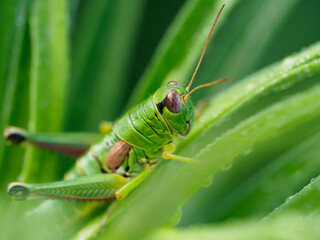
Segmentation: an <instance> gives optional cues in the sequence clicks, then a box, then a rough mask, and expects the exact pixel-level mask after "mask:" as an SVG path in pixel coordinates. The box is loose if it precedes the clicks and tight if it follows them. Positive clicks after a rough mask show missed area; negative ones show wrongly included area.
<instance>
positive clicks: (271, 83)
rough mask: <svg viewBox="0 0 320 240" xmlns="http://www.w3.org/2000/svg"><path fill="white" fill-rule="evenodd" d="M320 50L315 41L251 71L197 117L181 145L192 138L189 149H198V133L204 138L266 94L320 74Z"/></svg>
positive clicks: (199, 142) (211, 102)
mask: <svg viewBox="0 0 320 240" xmlns="http://www.w3.org/2000/svg"><path fill="white" fill-rule="evenodd" d="M319 52H320V44H315V45H313V46H311V47H309V48H308V49H306V50H305V51H303V52H301V53H297V54H294V55H292V56H290V57H287V58H285V59H283V60H282V61H281V62H280V63H278V64H274V65H272V66H270V67H267V68H265V69H263V70H261V71H259V72H258V73H255V74H252V75H251V76H249V77H248V78H247V79H246V80H243V81H241V82H240V83H238V84H236V85H235V86H232V87H230V88H229V89H227V90H226V91H224V92H223V93H220V94H219V95H217V96H216V97H214V98H212V100H211V101H210V103H209V107H208V108H207V109H206V111H205V112H203V114H202V116H201V117H200V118H199V119H198V122H197V124H196V125H195V126H194V129H193V130H192V131H191V133H190V134H189V135H188V137H187V138H188V139H187V140H185V141H184V142H182V143H181V147H184V148H186V146H187V144H188V142H190V141H193V144H192V145H193V148H189V151H190V152H193V151H196V149H199V147H201V145H202V144H203V142H202V141H203V140H201V141H194V139H195V138H196V137H198V136H199V137H200V138H204V135H206V134H208V132H209V131H214V128H215V127H216V126H219V125H220V124H221V123H219V121H226V120H230V119H231V118H232V116H233V115H235V114H236V112H237V111H239V110H240V109H241V108H242V107H246V106H248V104H250V103H251V102H254V101H257V100H258V99H261V98H262V97H264V96H266V95H269V94H272V93H274V92H275V91H281V90H285V89H287V88H289V87H292V86H293V85H294V84H297V83H299V82H300V81H306V80H307V79H309V78H311V77H313V76H317V74H318V73H319V72H320V57H319ZM239 89H241V92H239ZM219 127H220V126H219ZM211 134H212V133H211ZM208 135H210V134H208ZM211 137H212V135H211ZM197 143H198V144H197Z"/></svg>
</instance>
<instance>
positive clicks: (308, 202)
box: [266, 176, 320, 221]
mask: <svg viewBox="0 0 320 240" xmlns="http://www.w3.org/2000/svg"><path fill="white" fill-rule="evenodd" d="M319 197H320V177H319V176H318V177H316V178H312V179H311V183H309V184H308V185H306V186H305V187H304V188H303V189H301V191H299V192H297V193H296V194H294V195H292V196H290V197H289V198H288V199H287V200H286V201H285V202H284V203H283V204H282V205H280V206H279V207H278V208H276V209H275V210H274V211H273V212H271V213H270V214H269V215H268V216H267V218H266V220H268V221H269V220H270V219H272V218H275V217H276V216H279V215H281V214H284V213H286V212H290V211H291V212H292V211H297V212H301V213H303V215H304V217H305V218H306V217H307V216H308V215H317V214H318V213H319V210H320V204H319Z"/></svg>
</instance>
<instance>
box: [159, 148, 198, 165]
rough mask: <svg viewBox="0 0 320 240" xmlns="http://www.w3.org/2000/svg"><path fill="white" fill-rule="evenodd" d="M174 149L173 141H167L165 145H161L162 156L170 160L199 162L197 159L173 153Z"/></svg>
mask: <svg viewBox="0 0 320 240" xmlns="http://www.w3.org/2000/svg"><path fill="white" fill-rule="evenodd" d="M175 150H176V145H175V144H174V143H169V144H167V145H165V146H164V147H163V152H162V158H163V159H166V160H168V159H171V160H177V161H181V162H187V163H200V162H199V161H197V160H194V159H191V158H186V157H182V156H178V155H175V154H173V153H174V152H175Z"/></svg>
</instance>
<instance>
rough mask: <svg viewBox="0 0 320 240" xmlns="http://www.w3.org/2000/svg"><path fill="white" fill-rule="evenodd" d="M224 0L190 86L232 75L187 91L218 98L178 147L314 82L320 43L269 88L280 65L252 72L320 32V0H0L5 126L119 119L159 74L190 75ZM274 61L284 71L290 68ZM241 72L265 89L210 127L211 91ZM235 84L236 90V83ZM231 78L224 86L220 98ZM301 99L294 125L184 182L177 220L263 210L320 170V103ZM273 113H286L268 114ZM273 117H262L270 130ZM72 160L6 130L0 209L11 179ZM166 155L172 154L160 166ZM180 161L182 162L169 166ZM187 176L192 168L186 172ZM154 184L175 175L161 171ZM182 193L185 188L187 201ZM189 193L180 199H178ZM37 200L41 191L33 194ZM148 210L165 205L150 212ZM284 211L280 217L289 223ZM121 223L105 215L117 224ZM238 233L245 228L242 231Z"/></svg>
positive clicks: (59, 173)
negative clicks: (203, 181) (191, 184)
mask: <svg viewBox="0 0 320 240" xmlns="http://www.w3.org/2000/svg"><path fill="white" fill-rule="evenodd" d="M222 3H225V4H226V7H225V10H224V12H223V13H222V15H221V18H220V19H219V22H218V24H217V27H216V29H215V31H214V37H213V38H212V39H211V41H210V43H209V47H208V50H207V53H206V56H205V58H204V61H203V63H202V65H201V67H200V70H199V72H198V75H197V77H196V80H195V83H194V86H196V85H199V84H202V83H206V82H209V81H213V80H215V79H218V78H222V77H226V76H229V77H231V79H232V81H229V82H227V83H224V84H221V85H219V86H216V87H212V88H207V89H203V90H201V91H198V92H197V93H195V94H194V95H193V96H192V99H193V100H194V103H195V104H197V103H198V102H199V101H200V100H201V99H203V98H212V97H213V100H211V101H210V103H211V104H210V105H209V107H208V110H207V114H204V118H203V120H202V121H200V122H199V123H196V124H195V130H194V132H192V133H191V134H190V137H189V138H188V139H186V140H185V141H183V142H182V143H181V145H179V146H178V147H179V148H178V151H180V152H181V154H183V155H186V156H193V157H194V156H195V155H196V154H198V155H199V154H200V155H201V150H202V148H203V149H204V147H205V146H209V145H210V144H211V143H215V141H216V140H217V139H218V140H219V139H220V138H222V139H224V138H223V137H224V136H225V135H227V134H228V133H230V132H231V133H232V130H233V129H235V128H237V127H238V126H240V124H242V123H244V124H245V123H247V122H246V120H247V119H249V120H248V122H249V121H250V119H251V118H254V117H257V118H258V117H259V116H260V115H259V114H260V112H262V111H263V110H264V109H269V107H270V106H271V107H272V106H273V104H277V103H279V104H282V103H284V104H285V101H286V100H288V99H289V98H290V97H292V99H293V100H294V99H295V96H297V95H298V94H303V93H306V94H307V93H308V92H307V91H311V90H312V89H316V88H317V87H318V86H319V84H318V82H319V81H318V80H319V69H320V67H319V64H318V62H319V57H320V52H317V51H318V50H319V47H317V45H316V47H314V49H313V50H310V51H309V50H307V51H309V52H308V54H307V53H306V54H304V55H303V54H302V55H303V57H302V55H301V57H299V56H300V55H299V56H298V57H297V59H295V61H296V62H297V64H298V63H303V62H304V61H305V62H306V64H309V65H308V66H311V67H310V69H311V70H310V71H311V72H310V74H306V70H302V71H301V72H294V73H292V74H293V77H292V78H294V79H295V80H292V81H288V82H287V83H286V84H284V83H283V84H284V85H277V83H275V84H274V85H275V87H274V88H273V87H270V91H269V90H268V91H266V90H264V85H262V80H263V79H265V78H266V76H268V77H269V78H270V79H272V77H271V76H270V75H271V74H273V73H274V74H276V73H277V72H276V70H275V69H271V70H270V72H268V73H264V72H261V73H260V75H259V74H258V75H251V74H253V73H255V72H257V71H258V70H259V69H262V68H264V67H267V66H269V65H271V64H273V63H275V62H278V61H280V60H281V59H283V58H284V57H286V56H288V55H290V54H292V53H295V52H298V51H300V50H302V49H306V48H307V47H309V46H310V45H311V44H314V43H316V42H318V41H319V39H320V30H319V29H320V26H319V23H320V14H319V9H320V2H319V1H317V0H281V1H277V0H261V1H256V0H226V1H221V0H219V1H215V0H185V1H183V0H175V1H169V0H163V1H151V0H131V1H129V0H92V1H85V0H82V1H81V0H69V1H63V0H47V1H41V0H32V1H31V0H30V1H28V0H2V1H1V2H0V19H1V21H0V36H1V37H0V106H1V109H0V114H1V122H0V131H1V132H3V130H4V128H5V127H6V126H10V125H13V126H19V127H22V128H27V129H29V130H31V131H39V132H63V131H72V132H76V131H81V132H88V131H94V132H97V131H98V125H99V123H100V122H101V121H102V120H108V121H113V120H116V119H117V118H118V117H119V116H121V114H122V113H124V112H125V111H126V110H127V109H128V108H129V107H130V106H133V105H135V104H137V103H139V102H140V101H142V100H143V99H145V98H146V97H148V96H149V95H151V94H152V93H153V92H154V91H155V90H156V89H157V88H158V87H159V86H160V85H161V84H162V83H164V82H168V81H172V80H174V81H179V82H182V83H183V84H187V82H188V81H189V79H190V77H191V75H192V72H193V70H194V68H195V65H196V63H197V61H198V58H199V56H200V53H201V50H202V48H203V45H204V42H205V39H206V36H207V34H208V32H209V29H210V26H211V24H212V22H213V20H214V18H215V16H216V14H217V12H218V10H219V8H220V7H221V5H222ZM312 64H313V65H312ZM317 64H318V65H317ZM275 66H278V65H275ZM279 66H280V67H279V68H280V70H281V71H282V70H285V69H286V68H285V66H283V67H282V66H281V64H280V65H279ZM281 67H282V68H281ZM280 70H279V72H281V71H280ZM268 71H269V70H268ZM289 73H290V72H289ZM290 74H291V73H290ZM246 76H254V77H255V76H256V78H257V85H258V86H260V85H259V84H261V87H263V89H261V92H259V93H258V92H257V93H253V94H252V95H248V96H249V97H250V99H249V100H248V102H246V103H245V104H243V105H239V106H235V110H234V111H233V112H232V114H230V115H228V114H227V117H225V118H224V117H220V118H219V119H218V120H217V121H218V122H217V123H218V124H217V125H216V126H217V127H212V126H211V125H210V124H209V123H212V120H210V119H214V118H215V117H210V116H215V113H216V112H215V111H216V110H215V106H214V105H213V104H212V103H215V97H216V96H218V98H217V99H218V100H216V101H218V102H219V101H220V100H219V99H220V98H221V99H223V100H221V102H223V103H225V102H227V101H228V99H232V98H233V97H234V96H236V95H237V94H241V93H242V92H245V89H243V88H242V87H243V86H245V85H244V84H243V85H241V83H242V82H246V81H247V82H250V81H251V80H252V79H250V77H249V78H246ZM259 79H260V80H261V81H260V80H259ZM258 80H259V81H258ZM304 80H306V81H304ZM252 81H254V79H253V80H252ZM279 82H280V80H279ZM276 85H277V86H276ZM232 87H233V88H234V89H237V91H236V90H234V92H232V91H233V90H232ZM226 89H231V90H230V93H229V95H225V97H224V98H223V94H224V91H226ZM266 89H267V88H266ZM231 93H235V94H233V95H232V94H231ZM307 95H310V96H311V95H312V94H311V92H310V94H307ZM219 96H220V98H219ZM226 96H228V98H227V97H226ZM315 96H316V95H315ZM316 99H317V98H315V100H316ZM293 100H292V101H293ZM222 105H223V104H222ZM222 105H221V106H222ZM297 105H299V104H297ZM299 106H300V105H299ZM301 106H302V107H301V108H297V110H296V111H297V112H299V111H300V110H301V111H300V112H301V116H302V117H301V118H303V119H305V121H300V122H301V123H300V122H299V121H298V120H297V121H296V122H297V124H296V125H294V124H291V123H290V124H291V125H290V124H289V123H288V128H290V129H291V130H290V131H284V130H283V132H282V130H279V131H278V132H277V133H275V134H274V136H272V137H270V138H266V139H264V140H263V141H260V140H259V139H256V140H254V144H253V147H248V148H247V149H246V151H245V152H243V153H241V154H239V156H236V157H232V158H231V157H230V159H231V160H230V161H229V160H228V161H227V160H226V161H225V162H226V163H227V167H224V166H222V165H221V166H219V168H218V169H223V168H224V170H223V171H218V172H217V170H218V169H216V170H214V171H213V170H212V172H211V173H215V175H214V177H213V184H211V185H210V187H209V188H200V189H199V190H198V191H196V192H195V189H194V190H190V191H189V192H188V194H187V195H188V197H190V196H191V195H192V193H194V192H195V194H193V195H192V197H191V198H190V199H189V200H188V201H187V202H186V204H185V205H184V207H183V211H182V218H181V221H180V223H179V225H178V227H181V228H182V229H184V228H189V227H191V226H194V224H204V223H213V222H215V223H223V222H224V221H226V220H234V219H240V220H241V219H247V218H250V219H251V218H259V219H260V218H262V217H264V216H266V215H267V214H268V213H270V212H272V211H273V210H274V209H275V208H276V207H278V206H280V205H281V204H283V203H284V201H285V200H286V199H287V198H288V197H289V196H291V195H293V194H295V193H297V192H298V191H299V190H301V189H302V188H303V187H304V186H306V185H307V184H308V183H309V182H310V180H311V179H312V178H315V177H317V176H318V175H319V172H320V168H319V163H320V159H319V156H320V152H319V150H317V148H318V145H319V144H318V143H319V136H320V135H319V134H320V131H319V127H320V126H319V119H320V118H319V115H317V113H316V112H315V111H318V112H320V110H319V109H318V110H317V109H316V106H315V109H316V110H310V112H306V113H305V115H303V114H304V113H303V110H306V109H307V107H304V105H303V104H301ZM219 107H220V105H218V107H217V108H218V109H219ZM220 108H221V109H225V110H226V109H227V107H223V106H222V107H220ZM283 112H285V111H283ZM311 112H313V113H314V116H313V117H312V118H311V117H310V116H311ZM288 116H290V114H289V113H288ZM275 118H279V119H280V118H281V117H280V116H278V115H275ZM214 121H215V120H214ZM214 121H213V122H214ZM268 121H269V122H270V123H271V122H272V121H273V120H272V119H271V120H270V119H269V120H268ZM268 121H265V122H266V125H263V126H262V128H263V127H265V129H268V126H269V125H268V123H269V122H268ZM197 124H198V125H197ZM206 124H207V125H206ZM203 126H205V127H203ZM248 126H250V125H248ZM286 126H287V125H286ZM202 132H204V133H202ZM250 136H251V135H249V138H250ZM226 139H228V138H226ZM252 139H254V137H252ZM233 144H234V145H236V144H237V139H234V140H233V141H230V142H229V147H230V146H233ZM235 148H236V147H235ZM210 151H211V150H210ZM210 151H209V153H210ZM212 151H213V150H212ZM228 151H229V148H225V149H222V150H221V152H225V153H226V154H227V153H228ZM231 161H232V163H231ZM72 165H73V160H72V159H71V158H68V157H63V156H58V155H56V154H53V153H51V152H46V151H40V150H35V149H32V148H20V147H8V146H6V144H5V142H4V139H3V138H1V139H0V193H1V199H0V206H1V208H3V209H7V208H9V207H10V208H13V207H12V202H11V200H10V198H9V197H8V196H7V194H6V193H5V192H6V186H7V184H8V183H9V182H12V181H16V180H17V179H19V180H21V181H27V182H45V181H53V180H58V179H61V178H62V177H63V174H64V173H65V172H66V171H67V170H68V169H69V168H70V167H71V166H72ZM168 166H171V165H170V164H162V165H161V166H160V167H162V169H164V168H165V167H168ZM175 167H179V165H177V166H175V165H174V166H172V169H175ZM160 169H161V168H160ZM160 171H161V170H159V172H160ZM207 174H208V173H207ZM209 175H210V176H211V174H208V176H209ZM189 176H190V178H191V179H192V178H193V175H192V174H190V175H189ZM194 176H196V174H195V175H194ZM208 176H207V175H205V174H204V176H203V177H204V178H207V177H208ZM164 178H165V176H164ZM154 179H156V176H155V177H154ZM181 179H183V177H182V178H181ZM150 182H151V183H150V184H152V179H151V181H150ZM161 183H162V184H163V185H166V184H170V183H168V181H166V180H164V181H163V182H161ZM177 184H178V183H177ZM151 186H152V185H151ZM177 187H178V185H177ZM142 191H143V190H142ZM159 192H161V190H159ZM315 196H316V195H314V197H315ZM162 197H164V196H163V195H162ZM188 197H187V196H184V198H185V200H186V199H187V198H188ZM159 198H161V196H160V197H159ZM185 200H183V201H182V200H179V201H180V203H181V205H182V202H184V201H185ZM148 201H153V202H155V201H154V200H152V199H149V200H148V199H146V203H145V205H146V206H147V205H148ZM172 201H173V202H174V200H172ZM129 202H130V201H129ZM21 204H22V203H19V207H21ZM37 204H40V202H36V203H34V205H37ZM133 204H134V203H133ZM164 205H165V204H164ZM168 206H169V205H168ZM312 207H313V209H314V210H315V211H316V209H318V208H317V207H316V206H315V205H312ZM132 214H133V215H134V213H132ZM1 215H2V216H1ZM8 215H10V212H9V213H2V214H0V216H1V217H0V224H1V223H4V222H6V221H7V220H6V219H7V218H8ZM133 215H132V216H133ZM124 216H125V215H124ZM154 218H155V219H156V218H160V215H157V213H155V214H154ZM283 219H284V220H283V221H282V220H280V221H279V222H277V224H278V223H279V224H280V225H281V223H282V222H287V219H286V218H285V217H284V218H283ZM149 220H150V219H149ZM13 221H14V220H13ZM128 221H129V220H128ZM147 221H148V218H147V217H145V220H144V219H143V218H142V219H141V225H142V224H143V223H145V222H147ZM244 221H245V220H244ZM250 221H251V220H250ZM317 221H319V220H317ZM116 224H117V223H115V224H114V225H112V226H110V229H111V228H112V229H115V230H114V231H115V232H116V229H117V225H116ZM2 225H3V226H5V225H4V224H2ZM222 225H223V224H222ZM124 226H125V224H124ZM227 226H228V225H227ZM235 227H237V226H235ZM154 228H155V227H150V229H149V230H150V231H151V230H154ZM226 229H227V230H226V232H228V231H229V230H228V227H227V228H226ZM280 229H281V228H280ZM132 231H133V230H132ZM230 231H231V230H230ZM239 231H240V232H241V231H242V230H239ZM115 232H113V234H115ZM127 232H128V234H129V233H130V229H127ZM142 232H143V231H142V230H141V231H140V232H139V230H137V235H134V236H136V237H137V238H138V237H140V236H142V235H144V234H147V233H149V231H148V227H146V229H145V233H143V234H142ZM242 232H243V233H242V234H243V235H242V236H245V232H246V231H242ZM139 234H140V235H139ZM160 234H161V233H160ZM124 235H125V234H124ZM240 235H241V234H240ZM114 236H116V234H115V235H114ZM154 236H157V235H154ZM159 236H161V235H159ZM263 236H265V235H263V233H262V237H263ZM118 237H119V239H120V238H121V236H118ZM122 237H123V236H122ZM233 237H234V236H233ZM123 238H124V237H123ZM239 239H240V238H239ZM266 239H268V238H266ZM284 239H285V238H284Z"/></svg>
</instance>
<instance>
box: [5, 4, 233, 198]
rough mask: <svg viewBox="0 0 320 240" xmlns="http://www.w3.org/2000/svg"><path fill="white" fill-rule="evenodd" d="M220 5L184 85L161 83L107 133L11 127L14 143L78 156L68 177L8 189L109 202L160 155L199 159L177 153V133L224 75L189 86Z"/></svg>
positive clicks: (107, 126)
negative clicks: (199, 96)
mask: <svg viewBox="0 0 320 240" xmlns="http://www.w3.org/2000/svg"><path fill="white" fill-rule="evenodd" d="M223 8H224V5H223V6H222V7H221V9H220V11H219V13H218V15H217V17H216V19H215V21H214V23H213V25H212V27H211V30H210V32H209V35H208V38H207V40H206V43H205V46H204V49H203V51H202V55H201V57H200V59H199V62H198V64H197V67H196V69H195V71H194V73H193V76H192V78H191V80H190V82H189V84H188V86H187V87H186V88H184V87H183V86H182V85H181V84H179V83H178V82H174V81H173V82H169V83H167V84H164V85H163V86H161V87H160V88H159V89H158V90H157V91H156V92H155V93H154V94H153V95H152V96H150V97H149V98H147V99H146V100H145V101H143V102H142V103H140V104H138V105H137V106H135V107H133V108H131V109H130V110H128V111H127V113H125V114H124V115H123V116H122V117H120V118H119V119H118V120H117V121H116V122H115V123H113V124H112V123H103V124H102V133H103V134H104V136H103V137H102V139H100V140H99V141H98V142H96V143H95V142H94V141H95V139H96V138H95V136H91V135H90V136H89V135H82V134H74V135H70V134H69V135H68V134H66V135H65V134H46V133H30V132H27V131H25V130H22V129H19V128H16V127H8V128H7V129H6V130H5V132H4V136H5V138H6V139H7V141H8V142H10V143H12V144H23V143H30V144H32V145H34V146H37V147H41V148H45V149H50V150H53V151H56V152H60V153H65V154H68V155H73V156H76V157H78V158H77V161H76V164H75V166H74V167H73V168H72V169H71V170H70V171H69V172H68V173H66V175H65V180H63V181H58V182H51V183H39V184H26V183H20V182H13V183H10V184H9V186H8V193H9V194H10V195H11V196H12V198H13V199H16V200H28V199H35V198H49V199H51V198H55V199H75V200H82V201H106V200H111V199H123V198H125V197H126V196H127V195H128V194H129V193H130V192H131V191H132V190H133V189H134V188H135V187H136V186H137V185H139V184H140V183H141V182H142V181H143V180H144V179H145V178H146V177H147V176H148V175H149V174H150V173H151V172H152V171H153V169H154V168H155V166H156V165H157V163H158V162H159V161H160V159H171V160H178V161H183V162H187V163H198V161H196V160H193V159H189V158H186V157H182V156H178V155H175V154H174V151H175V145H174V144H173V143H172V139H173V136H174V135H182V136H185V135H187V134H188V133H189V131H190V128H191V126H192V124H193V122H194V120H195V117H194V112H195V110H194V107H193V104H192V101H191V98H190V95H191V94H192V93H193V92H194V91H196V90H198V89H200V88H203V87H209V86H212V85H215V84H218V83H221V82H224V81H226V80H228V79H229V78H223V79H220V80H217V81H214V82H210V83H207V84H203V85H200V86H197V87H195V88H194V89H192V90H190V88H191V85H192V83H193V81H194V78H195V76H196V73H197V71H198V69H199V66H200V64H201V62H202V59H203V56H204V54H205V51H206V48H207V45H208V42H209V39H210V37H211V35H212V32H213V29H214V27H215V25H216V23H217V21H218V18H219V16H220V14H221V12H222V10H223Z"/></svg>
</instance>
